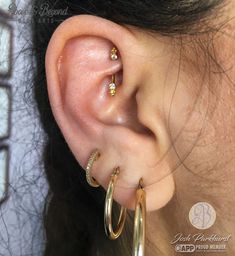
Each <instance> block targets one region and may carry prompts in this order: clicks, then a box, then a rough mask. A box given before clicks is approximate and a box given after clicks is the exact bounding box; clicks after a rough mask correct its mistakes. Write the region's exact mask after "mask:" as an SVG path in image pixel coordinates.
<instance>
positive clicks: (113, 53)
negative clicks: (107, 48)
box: [110, 47, 118, 60]
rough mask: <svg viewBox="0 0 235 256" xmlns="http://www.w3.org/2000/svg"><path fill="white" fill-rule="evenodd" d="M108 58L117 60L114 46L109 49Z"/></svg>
mask: <svg viewBox="0 0 235 256" xmlns="http://www.w3.org/2000/svg"><path fill="white" fill-rule="evenodd" d="M110 58H111V60H117V59H118V55H117V49H116V48H115V47H113V49H112V50H111V54H110Z"/></svg>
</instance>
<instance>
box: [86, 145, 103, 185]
mask: <svg viewBox="0 0 235 256" xmlns="http://www.w3.org/2000/svg"><path fill="white" fill-rule="evenodd" d="M99 157H100V152H99V151H98V150H95V151H94V152H93V153H92V154H91V156H90V157H89V159H88V163H87V166H86V180H87V183H88V184H89V185H90V186H91V187H94V188H97V187H99V186H100V185H99V183H98V182H97V181H96V180H95V179H94V178H92V177H91V173H90V172H91V169H92V167H93V165H94V162H95V161H96V160H98V158H99Z"/></svg>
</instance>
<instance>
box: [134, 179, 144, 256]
mask: <svg viewBox="0 0 235 256" xmlns="http://www.w3.org/2000/svg"><path fill="white" fill-rule="evenodd" d="M145 237H146V194H145V191H144V189H143V179H140V182H139V188H138V189H137V191H136V207H135V219H134V236H133V254H132V256H144V253H145Z"/></svg>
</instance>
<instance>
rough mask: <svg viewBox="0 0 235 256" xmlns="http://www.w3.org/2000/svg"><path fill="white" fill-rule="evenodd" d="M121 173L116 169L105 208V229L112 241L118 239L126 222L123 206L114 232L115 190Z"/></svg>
mask: <svg viewBox="0 0 235 256" xmlns="http://www.w3.org/2000/svg"><path fill="white" fill-rule="evenodd" d="M119 172H120V169H119V167H118V168H115V170H114V172H113V174H112V176H111V180H110V182H109V186H108V189H107V193H106V198H105V207H104V229H105V233H106V235H107V236H108V237H109V239H111V240H115V239H117V238H118V237H119V236H120V235H121V233H122V230H123V228H124V225H125V220H126V208H124V207H123V206H122V207H121V211H120V215H119V219H118V224H117V228H116V230H115V231H114V230H113V224H112V206H113V193H114V188H115V185H116V182H117V177H118V174H119Z"/></svg>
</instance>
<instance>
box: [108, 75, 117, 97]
mask: <svg viewBox="0 0 235 256" xmlns="http://www.w3.org/2000/svg"><path fill="white" fill-rule="evenodd" d="M116 88H117V85H116V82H115V75H112V82H111V83H110V84H109V93H110V95H111V96H114V95H115V94H116Z"/></svg>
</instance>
